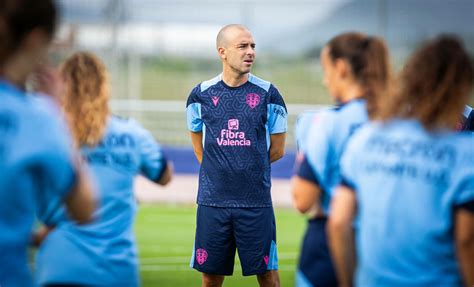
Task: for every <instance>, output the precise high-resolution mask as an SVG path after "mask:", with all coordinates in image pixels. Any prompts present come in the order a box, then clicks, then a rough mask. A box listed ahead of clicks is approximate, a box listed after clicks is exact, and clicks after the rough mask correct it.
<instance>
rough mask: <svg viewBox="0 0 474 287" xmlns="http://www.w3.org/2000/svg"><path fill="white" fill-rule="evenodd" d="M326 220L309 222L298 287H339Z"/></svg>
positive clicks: (301, 253)
mask: <svg viewBox="0 0 474 287" xmlns="http://www.w3.org/2000/svg"><path fill="white" fill-rule="evenodd" d="M326 221H327V219H326V218H316V219H310V220H308V228H307V230H306V234H305V236H304V239H303V244H302V247H301V252H300V259H299V262H298V272H297V274H296V286H297V287H311V286H312V287H323V286H324V287H330V286H338V284H337V279H336V273H335V271H334V267H333V264H332V260H331V254H330V252H329V248H328V244H327V236H326Z"/></svg>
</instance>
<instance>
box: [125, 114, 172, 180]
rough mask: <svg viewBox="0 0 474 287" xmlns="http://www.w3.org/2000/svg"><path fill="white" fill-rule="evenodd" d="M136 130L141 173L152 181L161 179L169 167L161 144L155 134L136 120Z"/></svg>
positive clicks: (134, 122) (134, 123)
mask: <svg viewBox="0 0 474 287" xmlns="http://www.w3.org/2000/svg"><path fill="white" fill-rule="evenodd" d="M130 121H132V124H133V125H134V129H133V130H134V132H135V133H136V137H137V143H138V144H137V146H138V148H139V154H140V163H139V170H140V173H141V174H142V175H143V176H145V177H146V178H148V179H149V180H152V181H155V182H157V181H159V180H160V179H161V177H162V176H163V174H164V172H165V170H166V168H167V159H166V156H165V154H164V152H163V149H162V147H161V145H160V144H159V143H158V142H157V141H156V140H155V139H154V137H153V135H152V134H151V133H150V132H149V131H148V130H146V129H145V128H143V127H142V126H141V125H140V124H139V123H138V122H136V121H134V120H130Z"/></svg>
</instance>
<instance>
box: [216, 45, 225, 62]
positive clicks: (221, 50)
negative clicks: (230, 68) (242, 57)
mask: <svg viewBox="0 0 474 287" xmlns="http://www.w3.org/2000/svg"><path fill="white" fill-rule="evenodd" d="M225 52H226V50H225V48H224V47H218V48H217V54H219V58H221V60H225V58H226V53H225Z"/></svg>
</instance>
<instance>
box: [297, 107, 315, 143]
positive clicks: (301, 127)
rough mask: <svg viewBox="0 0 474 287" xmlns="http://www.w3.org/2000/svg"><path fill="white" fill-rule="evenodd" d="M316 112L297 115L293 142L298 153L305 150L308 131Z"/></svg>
mask: <svg viewBox="0 0 474 287" xmlns="http://www.w3.org/2000/svg"><path fill="white" fill-rule="evenodd" d="M316 113H317V111H305V112H303V113H302V114H299V115H298V117H297V118H296V124H295V140H296V149H297V150H298V152H300V151H301V152H302V151H303V150H305V147H306V144H307V142H308V136H309V131H310V129H311V125H312V123H313V118H314V117H315V115H316Z"/></svg>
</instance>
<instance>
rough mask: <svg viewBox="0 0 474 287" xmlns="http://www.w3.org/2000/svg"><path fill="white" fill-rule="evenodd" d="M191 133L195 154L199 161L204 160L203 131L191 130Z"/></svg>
mask: <svg viewBox="0 0 474 287" xmlns="http://www.w3.org/2000/svg"><path fill="white" fill-rule="evenodd" d="M190 134H191V142H192V144H193V149H194V154H195V155H196V158H197V160H198V161H199V163H201V162H202V153H203V150H204V149H203V146H202V132H190Z"/></svg>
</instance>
